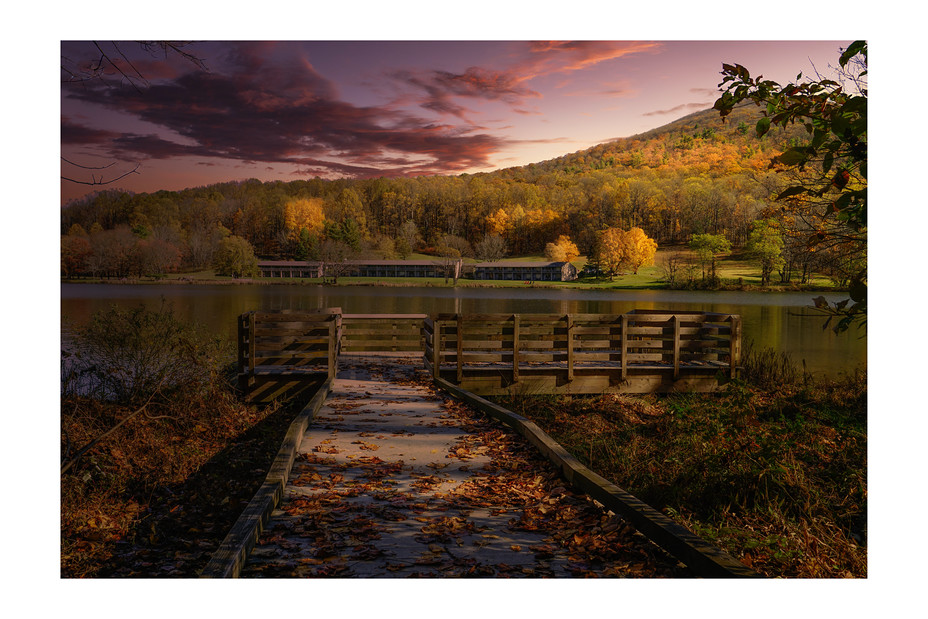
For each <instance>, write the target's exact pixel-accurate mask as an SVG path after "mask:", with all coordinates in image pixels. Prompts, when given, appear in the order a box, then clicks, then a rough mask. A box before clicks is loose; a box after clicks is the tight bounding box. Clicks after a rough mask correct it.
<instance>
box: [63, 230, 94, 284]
mask: <svg viewBox="0 0 928 619" xmlns="http://www.w3.org/2000/svg"><path fill="white" fill-rule="evenodd" d="M92 255H93V248H92V247H91V246H90V239H89V238H88V237H87V233H86V232H85V233H84V234H83V235H80V234H66V235H64V236H62V237H61V275H63V276H64V277H68V278H71V277H75V276H77V275H83V274H84V273H85V272H86V270H87V260H88V259H89V258H90V257H91V256H92Z"/></svg>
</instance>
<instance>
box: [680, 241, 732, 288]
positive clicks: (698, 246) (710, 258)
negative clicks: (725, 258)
mask: <svg viewBox="0 0 928 619" xmlns="http://www.w3.org/2000/svg"><path fill="white" fill-rule="evenodd" d="M690 249H692V250H693V251H694V252H696V256H697V257H698V258H699V262H700V264H701V265H702V279H703V281H704V282H708V283H710V284H711V285H716V284H717V283H718V276H717V275H716V271H715V260H716V258H718V256H720V255H721V254H725V253H728V252H729V251H731V242H729V240H728V239H726V238H725V235H724V234H694V235H693V238H692V239H690ZM707 266H708V267H709V268H708V270H707V269H706V267H707Z"/></svg>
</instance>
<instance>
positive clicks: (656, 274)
mask: <svg viewBox="0 0 928 619" xmlns="http://www.w3.org/2000/svg"><path fill="white" fill-rule="evenodd" d="M676 253H682V254H688V253H691V252H689V250H686V249H660V250H658V253H657V257H656V258H655V264H654V265H652V266H643V267H641V268H640V269H639V271H638V273H631V272H628V273H621V274H619V275H617V276H615V277H614V278H610V277H584V278H581V279H577V280H574V281H569V282H525V281H522V280H517V281H498V280H493V281H486V280H474V279H467V278H461V279H459V280H458V281H457V282H454V281H453V280H446V279H445V278H442V277H388V278H376V277H339V278H338V283H337V284H332V283H331V281H328V282H326V281H323V280H322V278H288V277H284V278H260V277H259V278H243V279H235V278H232V277H225V276H218V275H216V274H215V273H214V272H213V271H212V270H203V271H195V272H186V273H171V274H167V275H165V276H163V277H159V278H133V279H120V280H114V279H97V278H82V279H76V280H62V281H68V282H75V283H79V282H85V283H131V284H159V283H162V284H226V285H236V284H259V285H307V286H316V285H322V284H325V285H338V286H386V287H391V286H392V287H418V286H424V287H439V288H451V287H455V286H456V287H458V288H568V289H577V290H666V289H670V288H671V287H670V286H669V285H668V283H667V281H666V278H665V273H664V268H663V267H662V266H661V265H662V264H663V263H664V261H665V260H666V258H667V257H668V256H669V255H670V254H676ZM412 258H415V259H417V260H428V259H434V257H430V256H424V255H416V256H414V257H411V259H412ZM507 260H516V261H525V262H532V261H543V260H544V257H543V256H537V255H532V256H517V257H513V258H507ZM469 262H473V260H471V261H469ZM586 262H587V258H586V257H585V256H581V257H580V258H578V259H577V260H574V261H573V265H574V266H576V267H577V268H578V269H582V268H583V266H584V265H585V264H586ZM717 270H718V276H719V283H718V285H716V286H715V287H713V289H716V290H749V291H765V292H782V291H824V292H836V291H838V290H839V289H837V288H835V286H834V284H833V283H832V282H831V281H830V280H828V278H826V277H821V276H819V277H814V278H812V279H811V281H810V282H809V283H807V284H802V285H800V284H797V283H791V284H777V283H773V284H771V285H767V286H761V277H760V269H759V268H758V267H757V265H756V264H754V263H753V262H752V261H750V260H748V259H747V258H745V257H744V256H738V255H733V256H728V257H724V258H721V259H720V260H719V262H718V266H717ZM698 280H699V277H698V276H696V280H695V281H692V282H690V283H688V284H683V285H681V286H678V287H680V288H684V289H685V288H698V287H699V286H700V283H699V281H698Z"/></svg>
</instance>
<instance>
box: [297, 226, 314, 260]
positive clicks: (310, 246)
mask: <svg viewBox="0 0 928 619" xmlns="http://www.w3.org/2000/svg"><path fill="white" fill-rule="evenodd" d="M293 255H294V257H295V258H296V259H297V260H315V259H316V258H317V257H318V255H319V239H318V238H317V237H316V235H315V234H314V233H312V232H310V231H309V229H308V228H300V234H299V236H298V237H297V239H296V242H295V244H294V249H293Z"/></svg>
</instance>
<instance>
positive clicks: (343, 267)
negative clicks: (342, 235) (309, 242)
mask: <svg viewBox="0 0 928 619" xmlns="http://www.w3.org/2000/svg"><path fill="white" fill-rule="evenodd" d="M353 256H354V250H353V249H352V248H351V246H350V245H348V244H347V243H345V242H344V241H339V240H336V239H332V238H327V239H325V240H324V241H322V243H321V245H320V246H319V260H320V261H321V262H322V276H323V279H325V278H328V277H331V278H332V283H334V284H337V283H338V278H339V277H341V276H342V275H344V274H345V273H347V272H348V271H349V270H350V268H351V265H350V264H349V263H348V260H349V259H350V258H351V257H353Z"/></svg>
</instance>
